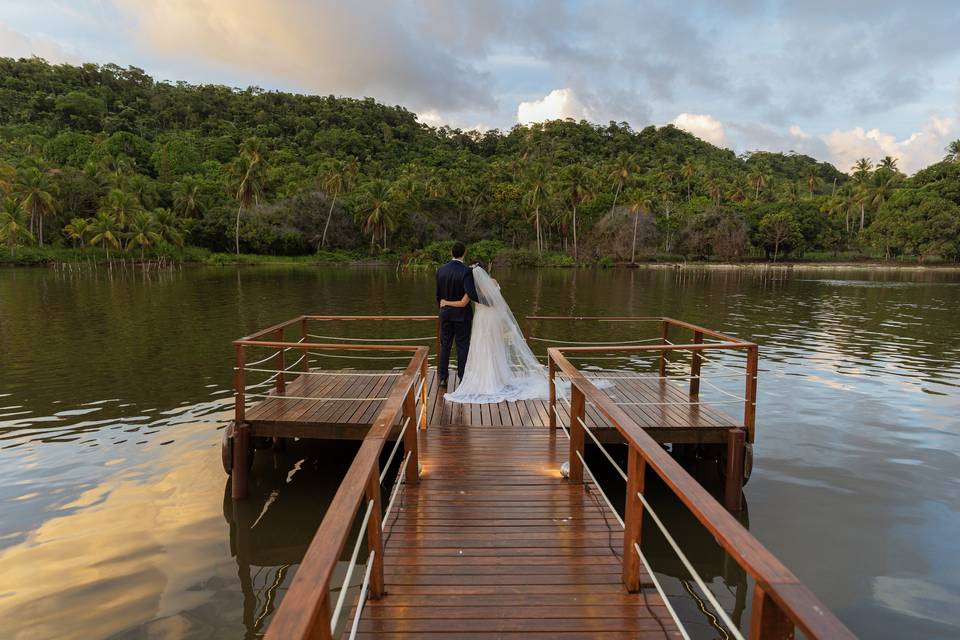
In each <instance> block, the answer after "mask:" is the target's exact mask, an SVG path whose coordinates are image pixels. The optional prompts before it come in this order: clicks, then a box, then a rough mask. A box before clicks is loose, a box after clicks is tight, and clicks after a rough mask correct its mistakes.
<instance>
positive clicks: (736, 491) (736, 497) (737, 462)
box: [723, 429, 745, 512]
mask: <svg viewBox="0 0 960 640" xmlns="http://www.w3.org/2000/svg"><path fill="white" fill-rule="evenodd" d="M744 435H745V434H744V431H743V429H730V430H729V431H728V432H727V469H726V472H727V481H726V485H725V487H724V491H723V500H724V506H725V507H726V508H727V510H728V511H734V512H736V511H740V508H741V506H742V504H743V456H744V444H743V441H744Z"/></svg>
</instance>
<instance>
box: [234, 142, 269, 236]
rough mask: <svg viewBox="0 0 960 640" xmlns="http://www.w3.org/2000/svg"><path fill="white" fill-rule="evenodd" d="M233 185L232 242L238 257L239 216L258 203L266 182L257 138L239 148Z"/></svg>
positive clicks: (261, 150)
mask: <svg viewBox="0 0 960 640" xmlns="http://www.w3.org/2000/svg"><path fill="white" fill-rule="evenodd" d="M231 170H232V173H233V178H234V185H235V187H236V189H235V191H234V194H235V195H234V197H235V198H236V201H237V205H238V206H237V224H236V228H235V235H234V240H235V244H236V250H237V255H240V214H241V213H243V210H244V209H248V208H249V207H250V206H251V205H253V204H256V203H259V202H260V196H261V195H262V194H263V185H264V182H265V181H266V161H265V160H264V157H263V144H262V143H261V142H260V140H259V138H248V139H247V140H245V141H244V142H243V144H242V145H241V146H240V156H239V157H238V158H237V159H236V160H234V162H233V165H232V167H231Z"/></svg>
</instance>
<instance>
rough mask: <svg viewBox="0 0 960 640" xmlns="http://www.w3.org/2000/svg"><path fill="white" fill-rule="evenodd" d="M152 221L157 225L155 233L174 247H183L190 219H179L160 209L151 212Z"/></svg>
mask: <svg viewBox="0 0 960 640" xmlns="http://www.w3.org/2000/svg"><path fill="white" fill-rule="evenodd" d="M153 219H154V220H155V221H156V223H157V229H156V231H157V233H159V234H160V237H161V238H162V239H163V240H164V241H165V242H169V243H170V244H172V245H173V246H175V247H182V246H183V237H184V235H185V234H186V232H187V230H188V229H189V224H190V222H191V221H190V219H189V218H181V217H179V216H177V214H175V213H173V212H172V211H170V210H169V209H164V208H163V207H160V208H158V209H154V210H153Z"/></svg>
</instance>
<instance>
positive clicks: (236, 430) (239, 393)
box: [230, 344, 251, 500]
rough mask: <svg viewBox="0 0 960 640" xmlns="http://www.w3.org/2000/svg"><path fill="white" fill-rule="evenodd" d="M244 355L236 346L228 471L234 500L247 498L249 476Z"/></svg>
mask: <svg viewBox="0 0 960 640" xmlns="http://www.w3.org/2000/svg"><path fill="white" fill-rule="evenodd" d="M245 355H246V354H245V352H244V350H243V345H242V344H238V345H236V371H235V372H234V376H233V385H234V393H235V394H236V402H235V404H234V420H233V464H232V468H231V471H230V496H231V497H232V498H233V499H234V500H242V499H244V498H246V497H247V476H248V474H249V469H247V455H248V450H249V447H250V446H251V443H250V427H249V426H247V424H246V423H245V422H244V419H245V418H246V406H245V397H244V391H245V390H246V380H245V375H244V374H245V371H244V357H245Z"/></svg>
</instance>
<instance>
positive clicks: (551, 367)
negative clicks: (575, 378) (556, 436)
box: [547, 352, 557, 429]
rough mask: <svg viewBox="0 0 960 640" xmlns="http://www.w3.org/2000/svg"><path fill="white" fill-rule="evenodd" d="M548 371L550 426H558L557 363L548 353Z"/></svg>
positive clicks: (554, 427) (552, 427) (553, 427)
mask: <svg viewBox="0 0 960 640" xmlns="http://www.w3.org/2000/svg"><path fill="white" fill-rule="evenodd" d="M547 372H548V375H549V377H550V428H551V429H556V428H557V381H556V379H557V365H556V364H555V363H554V362H553V358H552V357H551V356H550V354H549V352H548V353H547Z"/></svg>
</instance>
